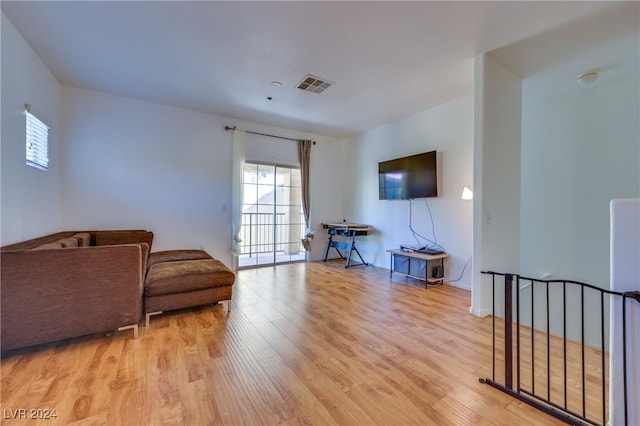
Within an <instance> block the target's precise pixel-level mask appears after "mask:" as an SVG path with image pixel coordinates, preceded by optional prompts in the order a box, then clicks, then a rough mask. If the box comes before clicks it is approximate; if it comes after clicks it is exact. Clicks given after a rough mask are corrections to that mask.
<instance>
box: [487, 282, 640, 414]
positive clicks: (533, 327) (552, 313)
mask: <svg viewBox="0 0 640 426" xmlns="http://www.w3.org/2000/svg"><path fill="white" fill-rule="evenodd" d="M482 273H483V274H485V275H488V276H490V277H491V288H492V306H493V308H492V315H493V319H492V327H493V332H492V335H493V342H492V350H493V361H492V377H491V378H481V379H480V381H481V382H483V383H487V384H489V385H491V386H493V387H495V388H497V389H500V390H501V391H503V392H506V393H508V394H509V395H511V396H513V397H515V398H517V399H519V400H521V401H523V402H526V403H527V404H530V405H532V406H534V407H536V408H538V409H540V410H543V411H545V412H546V413H548V414H550V415H552V416H554V417H556V418H558V419H560V420H562V421H564V422H566V423H569V424H580V425H605V424H606V423H607V415H608V412H607V396H608V391H609V386H610V378H609V377H608V375H607V367H608V362H607V361H608V356H609V354H608V352H607V350H606V349H607V347H608V345H607V339H608V338H609V336H608V335H607V333H606V331H607V323H608V320H609V318H610V317H609V315H608V312H607V311H608V308H610V307H611V306H614V308H617V306H618V305H617V304H618V303H620V304H621V309H620V310H621V312H622V350H621V352H622V360H623V368H622V369H623V377H622V380H623V387H624V392H623V394H624V402H623V409H624V416H623V418H624V419H625V420H624V424H625V425H626V424H627V423H628V421H627V419H628V415H627V411H628V407H629V404H630V403H631V402H630V401H629V397H628V392H627V386H628V383H627V377H628V371H629V370H628V365H627V364H628V362H629V360H627V313H626V305H627V301H628V300H635V301H636V302H638V303H640V292H637V291H635V292H627V293H620V292H615V291H611V290H606V289H602V288H600V287H596V286H594V285H591V284H586V283H581V282H577V281H569V280H540V279H534V278H527V277H522V276H519V275H516V274H506V273H497V272H491V271H483V272H482ZM496 280H498V281H499V282H496ZM501 286H503V287H504V291H503V294H502V297H503V298H498V299H496V297H497V296H496V288H497V287H501ZM514 288H515V291H514ZM528 288H530V289H531V290H530V291H527V293H528V294H527V297H525V296H523V294H522V293H523V290H525V289H528ZM570 297H573V298H572V299H571V303H568V302H569V298H570ZM536 302H537V303H536ZM607 302H609V303H607ZM576 305H579V311H578V312H575V311H576ZM570 311H571V312H570ZM514 314H515V318H514ZM527 314H528V315H527ZM536 315H537V316H536ZM540 317H542V318H540ZM500 321H503V322H504V327H503V328H502V329H499V328H498V325H497V323H498V322H500ZM593 323H596V325H595V326H592V327H589V326H588V325H593ZM501 333H503V334H501ZM528 335H530V336H528ZM500 341H501V342H502V343H503V348H502V349H501V348H499V347H498V343H499V342H500ZM514 350H515V352H514ZM500 358H503V362H504V364H503V365H497V362H496V361H497V360H499V359H500ZM514 363H515V365H514ZM576 365H577V366H578V367H577V368H576V367H575V366H576ZM588 366H589V367H590V368H587V367H588ZM501 368H502V379H503V381H502V382H501V381H499V380H498V379H497V378H496V376H497V372H498V371H499V370H500V369H501ZM594 372H595V373H594ZM514 382H515V383H514ZM541 385H542V386H541ZM576 393H577V394H578V395H576ZM576 401H578V402H576Z"/></svg>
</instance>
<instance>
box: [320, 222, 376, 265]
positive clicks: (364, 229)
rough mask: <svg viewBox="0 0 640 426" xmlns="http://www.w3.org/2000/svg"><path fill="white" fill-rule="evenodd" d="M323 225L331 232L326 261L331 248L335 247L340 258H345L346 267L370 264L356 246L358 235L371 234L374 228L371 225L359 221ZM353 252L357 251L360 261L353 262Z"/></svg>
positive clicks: (325, 253) (325, 255) (325, 256)
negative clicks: (343, 252)
mask: <svg viewBox="0 0 640 426" xmlns="http://www.w3.org/2000/svg"><path fill="white" fill-rule="evenodd" d="M322 226H323V227H324V228H325V229H327V233H328V234H329V241H328V242H327V250H326V251H325V252H324V262H326V261H327V257H328V256H329V250H330V249H331V248H333V249H335V251H336V252H337V253H338V255H339V256H340V258H341V259H344V260H345V265H344V267H345V268H349V267H351V266H362V265H368V263H366V262H365V261H364V259H363V258H362V255H361V254H360V252H359V251H358V248H357V247H356V237H357V236H360V235H367V234H369V232H370V231H371V230H372V229H373V228H372V227H371V226H369V225H362V224H358V223H323V224H322ZM340 250H344V251H345V252H346V256H345V255H344V254H342V252H341V251H340ZM353 252H355V253H356V255H357V256H358V258H359V259H360V262H356V263H351V255H352V254H353Z"/></svg>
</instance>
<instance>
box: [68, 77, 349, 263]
mask: <svg viewBox="0 0 640 426" xmlns="http://www.w3.org/2000/svg"><path fill="white" fill-rule="evenodd" d="M62 105H63V113H64V117H63V121H64V144H63V150H62V154H63V157H64V160H65V161H64V171H63V173H62V183H63V188H64V189H63V198H62V200H63V203H62V226H63V228H69V229H83V228H86V229H115V228H144V229H149V230H151V231H153V232H154V233H155V240H154V250H168V249H178V248H198V247H199V246H200V245H204V246H205V249H206V250H207V251H208V252H209V253H211V254H212V255H213V256H214V257H218V258H220V259H222V260H224V261H225V262H227V263H228V264H231V254H230V240H231V231H230V228H231V216H230V214H231V213H230V204H231V140H232V133H231V132H228V131H225V130H224V126H225V125H234V124H235V125H238V126H239V127H240V128H244V129H248V130H254V131H259V132H266V133H272V134H277V135H281V136H287V137H289V136H290V137H304V138H310V139H314V140H317V141H318V143H317V145H316V146H315V147H314V151H313V154H312V155H313V158H312V178H313V179H317V180H318V182H322V184H321V185H317V186H316V185H314V186H313V187H312V191H313V196H314V200H313V201H312V202H313V203H314V206H313V207H312V209H314V212H315V217H316V218H318V220H323V218H325V219H324V220H327V219H326V218H327V217H329V216H331V217H333V216H335V215H339V214H341V212H342V205H341V203H340V202H337V203H334V202H331V200H333V199H334V197H333V196H332V195H333V194H331V193H330V192H328V191H327V190H326V187H325V185H327V186H329V185H331V186H332V187H333V188H335V185H336V182H340V181H341V173H340V172H339V171H336V172H335V173H334V174H331V175H329V176H324V175H323V174H322V161H325V160H326V159H327V158H332V157H338V156H339V155H338V154H339V153H340V150H341V142H340V141H338V140H336V139H332V138H327V137H320V136H316V135H308V134H294V133H293V132H291V131H287V130H284V129H277V128H272V127H267V126H263V125H258V124H253V123H246V122H240V121H237V120H236V121H233V120H231V119H228V118H225V117H219V116H214V115H210V114H204V113H199V112H195V111H189V110H184V109H179V108H173V107H168V106H164V105H159V104H153V103H148V102H142V101H137V100H133V99H128V98H123V97H118V96H112V95H108V94H104V93H98V92H93V91H88V90H84V89H79V88H74V87H64V88H63V103H62ZM290 143H293V142H290ZM321 179H324V180H321ZM319 245H322V241H321V239H318V241H314V244H313V248H312V255H311V258H312V259H315V258H319V256H320V252H321V250H322V249H321V247H319Z"/></svg>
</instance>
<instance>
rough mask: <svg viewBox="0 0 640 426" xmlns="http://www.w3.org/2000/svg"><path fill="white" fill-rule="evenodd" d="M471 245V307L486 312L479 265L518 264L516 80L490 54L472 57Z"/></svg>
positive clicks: (512, 268)
mask: <svg viewBox="0 0 640 426" xmlns="http://www.w3.org/2000/svg"><path fill="white" fill-rule="evenodd" d="M476 89H477V93H476V133H475V142H474V143H475V146H474V149H475V160H474V167H475V169H474V172H475V174H474V186H475V187H476V193H475V194H474V228H473V230H474V249H473V256H474V259H475V262H474V265H473V297H472V306H471V311H472V312H473V313H474V314H476V315H480V316H484V315H487V314H489V313H491V294H490V292H488V288H489V287H488V285H487V282H488V280H487V278H486V277H484V278H483V277H482V276H481V274H480V271H486V270H490V271H496V272H510V273H517V271H518V268H519V266H520V255H519V253H520V132H521V126H520V120H521V82H520V78H519V77H518V76H517V75H515V74H514V73H513V72H511V71H510V70H508V69H507V68H505V67H504V66H502V65H501V64H500V63H499V62H497V61H496V60H495V59H493V58H492V57H491V56H489V55H482V56H480V57H478V58H477V59H476Z"/></svg>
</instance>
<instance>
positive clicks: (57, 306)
mask: <svg viewBox="0 0 640 426" xmlns="http://www.w3.org/2000/svg"><path fill="white" fill-rule="evenodd" d="M0 256H1V257H0V261H1V265H2V298H1V309H2V310H1V318H0V326H1V339H2V340H1V349H2V350H7V349H12V348H16V347H22V346H29V345H33V344H37V343H44V342H49V341H54V340H60V339H65V338H69V337H75V336H81V335H85V334H92V333H98V332H103V331H109V330H115V329H117V328H119V327H122V326H125V325H131V324H137V323H138V322H139V320H140V317H141V315H142V291H143V275H142V271H144V265H143V263H142V262H143V253H142V247H141V246H140V245H138V244H125V245H118V246H104V247H78V248H63V249H53V250H29V251H18V252H2V253H1V254H0ZM71 313H73V314H72V315H71Z"/></svg>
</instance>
